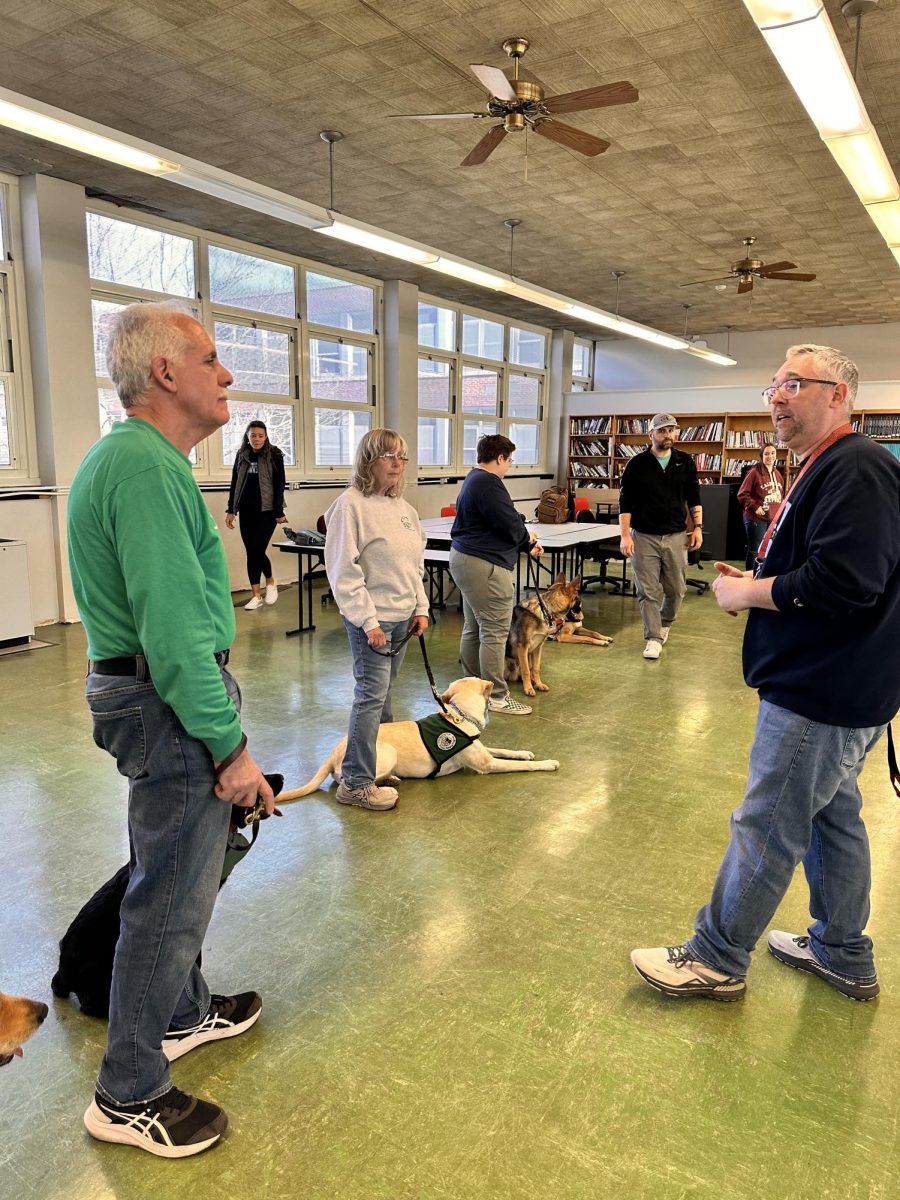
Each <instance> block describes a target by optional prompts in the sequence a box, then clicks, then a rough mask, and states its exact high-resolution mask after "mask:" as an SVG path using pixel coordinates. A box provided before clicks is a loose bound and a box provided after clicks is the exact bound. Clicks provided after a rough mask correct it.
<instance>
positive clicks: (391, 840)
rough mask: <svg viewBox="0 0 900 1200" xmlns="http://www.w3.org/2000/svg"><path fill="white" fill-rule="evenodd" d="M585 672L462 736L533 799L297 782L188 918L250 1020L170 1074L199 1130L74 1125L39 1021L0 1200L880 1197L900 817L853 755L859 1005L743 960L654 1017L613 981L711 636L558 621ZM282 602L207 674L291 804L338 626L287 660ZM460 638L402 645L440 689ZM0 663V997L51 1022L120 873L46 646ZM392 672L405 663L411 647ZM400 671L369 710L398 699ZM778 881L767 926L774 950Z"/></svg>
mask: <svg viewBox="0 0 900 1200" xmlns="http://www.w3.org/2000/svg"><path fill="white" fill-rule="evenodd" d="M584 607H585V611H586V615H587V624H588V625H589V626H591V627H592V628H596V629H600V630H602V631H603V632H606V633H609V634H612V635H613V636H614V637H615V638H616V641H615V644H614V645H613V646H612V647H610V648H609V649H601V648H596V647H576V646H550V647H549V648H548V649H547V652H546V655H545V672H544V674H545V678H546V679H547V681H548V682H549V683H550V685H551V687H552V689H553V690H552V691H551V692H550V694H549V695H547V696H543V697H540V698H538V700H537V701H536V702H535V713H534V715H533V716H531V717H527V718H513V717H507V716H495V717H494V719H493V721H492V722H491V727H490V734H489V737H488V739H487V740H488V743H489V744H495V745H506V746H510V747H524V748H527V749H530V750H533V751H535V753H536V755H537V756H538V757H541V758H545V757H554V758H558V759H560V761H561V763H562V767H561V770H560V771H559V773H558V774H553V775H547V774H535V775H508V776H496V777H493V778H483V777H477V776H474V775H469V774H462V773H460V774H456V775H452V776H449V777H448V778H446V779H442V780H436V781H433V782H426V781H421V782H409V783H405V784H403V785H402V787H401V805H400V808H399V810H398V811H397V812H395V813H387V814H381V813H367V812H363V811H361V810H357V809H348V808H343V807H341V806H338V805H337V804H336V803H335V802H334V800H333V798H332V794H331V793H330V792H325V793H323V792H319V793H316V794H315V795H314V796H312V797H310V798H309V799H307V800H303V801H300V802H298V803H296V804H293V805H290V806H286V807H285V816H284V817H283V819H282V820H281V821H279V822H275V821H272V822H268V823H267V824H266V825H265V826H264V827H263V829H262V831H261V836H260V839H259V841H258V843H257V845H256V847H255V848H254V849H253V851H252V853H251V854H250V855H249V856H248V857H247V858H246V859H245V860H244V861H243V862H242V863H241V864H240V865H239V867H238V868H237V869H236V871H235V873H234V874H233V876H232V877H231V879H230V880H229V882H228V884H227V886H226V888H225V889H224V890H223V892H222V895H221V897H220V899H219V903H218V907H217V910H216V914H215V916H214V918H213V923H212V925H211V927H210V930H209V933H208V936H207V939H206V943H205V946H204V962H205V968H206V970H207V974H208V977H209V979H210V982H211V984H212V985H213V987H214V988H215V989H216V990H226V991H227V990H237V989H240V988H244V987H255V988H257V989H258V990H259V991H260V992H262V994H263V997H264V1011H263V1016H262V1019H261V1020H260V1022H259V1023H258V1024H257V1025H256V1026H255V1028H254V1029H253V1030H252V1031H250V1032H249V1033H247V1034H246V1035H244V1036H243V1037H241V1038H238V1039H235V1040H234V1041H232V1042H225V1043H219V1044H217V1045H211V1046H206V1047H203V1048H201V1049H200V1050H198V1051H196V1052H195V1053H193V1054H191V1055H190V1056H188V1057H186V1058H185V1059H183V1060H181V1061H179V1062H178V1063H177V1064H176V1065H175V1067H174V1069H173V1074H174V1077H175V1080H176V1082H177V1083H178V1084H179V1086H181V1087H183V1088H185V1089H186V1090H188V1091H195V1092H197V1093H198V1094H201V1095H205V1096H208V1097H209V1098H211V1099H214V1100H216V1101H217V1102H219V1103H221V1104H222V1105H223V1106H224V1107H225V1108H226V1110H227V1111H228V1112H229V1114H230V1117H231V1123H232V1124H231V1132H230V1134H229V1137H228V1139H227V1140H226V1141H225V1142H224V1143H223V1144H222V1145H221V1146H219V1147H217V1148H216V1149H215V1150H213V1151H212V1152H210V1153H209V1154H206V1155H201V1156H199V1157H197V1158H194V1159H189V1160H185V1161H183V1162H178V1163H170V1162H163V1161H160V1160H158V1159H153V1158H151V1157H150V1156H148V1155H146V1154H141V1153H140V1152H138V1151H135V1150H131V1149H127V1148H123V1147H114V1146H106V1145H100V1144H98V1143H95V1142H92V1141H91V1140H90V1138H89V1137H88V1136H87V1134H86V1133H85V1132H84V1129H83V1127H82V1124H81V1114H82V1112H83V1109H84V1107H85V1106H86V1104H87V1102H88V1100H89V1098H90V1094H91V1090H92V1085H93V1080H94V1075H95V1071H96V1067H97V1064H98V1061H99V1057H100V1055H101V1053H102V1048H103V1043H104V1036H105V1034H104V1031H105V1026H104V1025H102V1024H100V1023H99V1022H97V1021H94V1020H91V1019H89V1018H87V1017H83V1016H82V1015H81V1014H80V1013H79V1012H78V1010H77V1008H76V1007H75V1006H74V1003H71V1004H70V1003H64V1002H61V1001H58V1000H56V1001H52V1004H51V1007H52V1011H51V1016H50V1018H49V1019H48V1021H47V1023H46V1025H45V1027H44V1029H43V1030H42V1031H41V1032H40V1033H39V1034H38V1036H37V1037H36V1038H35V1039H33V1041H32V1042H30V1043H29V1044H28V1045H27V1046H26V1051H25V1058H24V1059H22V1060H16V1061H15V1062H14V1063H13V1064H12V1065H11V1066H10V1067H8V1068H5V1069H3V1070H2V1071H0V1196H2V1197H3V1200H6V1197H7V1196H9V1197H10V1200H13V1198H15V1200H31V1198H32V1197H35V1198H38V1200H62V1198H64V1197H65V1198H66V1200H105V1198H107V1197H110V1198H115V1200H132V1198H135V1200H136V1198H138V1197H141V1198H143V1197H145V1196H148V1195H157V1196H165V1197H166V1198H167V1200H181V1198H187V1197H190V1198H191V1200H205V1197H220V1196H222V1195H225V1196H229V1197H251V1196H264V1197H272V1198H273V1200H281V1198H285V1200H288V1198H293V1197H298V1198H299V1197H302V1198H303V1200H319V1198H324V1197H340V1198H341V1200H356V1198H360V1200H363V1198H366V1200H368V1198H372V1200H380V1198H382V1197H384V1198H388V1197H390V1198H398V1200H399V1198H403V1200H406V1198H410V1200H420V1198H421V1200H444V1198H447V1200H451V1198H460V1200H462V1198H466V1200H468V1198H470V1197H471V1198H473V1200H474V1198H476V1197H477V1198H479V1200H481V1198H484V1200H494V1198H495V1197H496V1198H501V1197H510V1198H513V1197H515V1198H523V1200H524V1198H528V1200H532V1198H534V1200H545V1198H550V1197H560V1198H563V1200H568V1198H572V1200H582V1198H584V1200H588V1198H591V1200H594V1198H597V1197H607V1196H610V1197H612V1196H615V1197H617V1198H624V1200H631V1198H633V1197H634V1198H637V1197H642V1198H644V1197H646V1198H652V1200H656V1198H665V1200H669V1198H671V1200H680V1198H682V1197H691V1198H698V1200H700V1198H702V1200H711V1198H713V1197H716V1198H718V1197H720V1196H722V1195H723V1194H730V1195H740V1196H747V1197H765V1198H767V1200H768V1198H772V1200H781V1198H782V1197H783V1198H785V1200H786V1198H788V1197H803V1198H806V1197H809V1198H815V1200H820V1198H825V1197H829V1198H830V1197H835V1198H841V1200H845V1198H847V1200H863V1198H866V1200H874V1198H877V1200H885V1198H888V1197H900V1183H898V1156H900V1146H898V1132H897V1131H898V1119H900V1021H898V1020H897V996H898V995H900V919H898V918H900V913H898V907H900V906H898V901H897V889H896V886H895V882H894V875H895V869H896V868H895V862H896V859H897V850H898V844H900V807H898V804H897V801H896V799H895V797H894V796H893V793H892V791H891V790H890V786H889V784H888V782H887V773H886V768H885V765H884V762H885V760H884V750H883V748H882V747H879V748H878V749H877V750H876V752H875V754H874V756H873V760H872V761H871V762H870V764H869V765H868V766H867V768H866V772H865V774H864V777H863V792H864V795H865V797H866V809H865V812H866V818H867V822H868V825H869V830H870V834H871V838H872V849H873V863H874V879H875V883H874V888H873V916H872V922H871V925H870V931H871V932H872V934H873V936H874V937H875V939H876V948H877V953H878V962H879V968H880V974H881V979H882V985H883V992H882V997H881V999H880V1000H879V1001H878V1002H877V1003H875V1004H871V1005H861V1004H854V1003H852V1002H851V1001H848V1000H845V999H843V998H842V997H840V996H839V995H837V994H836V993H834V992H832V991H831V990H830V989H828V988H826V987H825V986H824V985H822V984H821V983H820V982H818V981H816V980H814V979H811V978H809V977H807V976H803V975H800V974H798V973H796V972H793V971H789V970H787V969H785V968H784V967H782V966H780V965H779V964H778V963H776V962H775V961H774V960H773V959H772V958H771V957H770V956H768V955H767V954H765V953H760V954H758V955H757V960H756V962H755V965H754V969H753V972H752V974H751V976H750V990H749V994H748V997H747V999H746V1001H745V1002H744V1003H743V1004H735V1005H717V1004H712V1003H709V1002H702V1001H699V1002H693V1003H687V1002H685V1003H683V1004H679V1003H678V1002H674V1001H667V1000H665V999H664V998H663V997H660V996H658V995H657V994H656V993H655V992H652V991H651V990H650V989H648V988H646V987H645V986H644V985H642V984H641V983H640V982H639V980H638V978H637V976H636V975H635V974H634V972H633V970H632V968H631V965H630V963H629V961H628V951H629V949H630V948H631V947H632V946H635V945H657V944H661V943H663V942H666V943H668V942H675V941H681V940H683V938H684V937H685V936H686V935H687V934H688V932H689V930H690V926H691V919H692V916H693V913H694V911H695V909H696V908H697V907H698V906H699V905H700V904H701V903H703V902H704V900H705V899H706V896H707V893H708V890H709V887H710V885H711V882H712V878H713V875H714V872H715V869H716V867H717V865H718V862H719V858H720V856H721V853H722V850H723V848H724V846H725V843H726V840H727V837H728V814H729V812H730V811H731V809H732V807H734V805H736V804H737V803H738V801H739V800H740V796H741V792H742V785H743V781H744V778H745V769H746V755H747V750H748V747H749V744H750V739H751V735H752V727H753V721H754V715H755V697H754V696H753V694H751V693H749V692H748V691H747V690H746V689H745V688H744V687H743V684H742V682H741V678H740V634H741V628H742V624H743V621H742V619H740V620H732V619H730V618H727V617H725V616H724V615H722V614H720V613H719V611H718V609H717V608H716V606H715V603H714V601H713V600H712V598H711V597H710V596H709V595H706V596H698V595H696V594H695V593H693V592H691V593H690V594H689V595H688V597H687V599H686V600H685V605H684V608H683V610H682V617H681V619H680V620H679V622H678V624H677V625H676V627H675V629H674V630H673V633H672V637H671V639H670V642H669V644H668V645H667V647H666V648H665V650H664V651H663V655H662V657H661V658H660V660H659V661H658V662H649V663H648V662H645V661H644V660H643V659H642V658H641V654H640V652H641V649H642V647H643V640H642V636H641V628H640V620H639V615H638V609H637V604H636V602H635V601H634V600H633V599H627V598H626V599H623V598H617V597H611V596H605V595H595V596H591V597H589V598H587V599H586V600H585V604H584ZM295 616H296V592H295V590H293V589H292V590H288V591H285V592H283V594H282V596H281V599H280V600H279V603H278V605H277V606H275V607H274V608H272V609H264V610H262V611H261V612H259V613H244V612H243V611H242V610H238V613H237V620H238V639H237V642H236V645H235V649H234V653H233V666H234V670H235V674H236V675H237V677H238V678H239V680H240V682H241V685H242V688H243V692H244V701H245V725H246V728H247V730H248V732H249V734H250V744H251V748H252V750H253V753H254V754H255V756H256V757H257V760H258V761H259V762H260V763H261V764H262V765H263V766H264V768H265V769H267V770H279V771H282V772H283V773H284V774H285V776H286V778H287V781H288V786H294V785H297V784H299V783H302V782H304V781H305V780H306V779H307V778H308V777H309V776H310V775H312V773H313V771H314V769H315V767H316V766H317V765H318V763H319V761H320V760H321V759H322V758H323V757H324V756H325V754H326V752H327V751H328V750H329V749H330V747H331V746H332V745H333V743H334V742H335V741H336V740H337V739H338V738H339V737H340V736H342V735H343V733H344V732H345V722H346V717H347V710H348V707H349V703H350V697H351V692H352V680H351V678H350V660H349V651H348V648H347V643H346V637H345V634H344V632H343V628H342V626H341V625H340V622H339V618H338V617H337V614H336V613H335V612H334V609H333V608H332V609H330V610H325V609H321V608H320V607H319V604H318V600H317V602H316V619H317V621H318V622H319V630H318V631H317V632H316V633H315V634H313V635H305V636H304V637H301V638H297V639H291V640H286V639H285V638H284V637H283V632H284V630H285V629H287V628H289V627H291V626H293V625H294V624H295V621H294V618H295ZM459 628H460V618H459V616H458V615H457V614H456V612H455V611H454V610H447V611H445V612H443V613H441V614H440V615H439V617H438V624H437V626H436V628H435V629H433V630H432V631H431V632H430V633H429V635H428V636H429V646H430V656H431V659H432V663H433V666H434V669H435V673H436V675H437V678H438V681H439V682H449V680H450V679H452V678H454V677H455V676H456V675H457V674H458V672H459V669H458V667H457V666H456V648H457V644H458V635H459ZM41 635H42V636H43V637H45V638H46V639H47V640H49V641H53V642H56V643H58V644H57V645H56V646H54V647H51V648H49V649H44V650H35V651H31V652H28V653H26V654H21V655H16V656H10V657H5V658H2V659H0V682H2V692H0V694H2V699H0V796H2V801H0V813H2V828H3V830H4V846H3V850H2V852H0V862H2V867H0V905H2V912H3V924H2V934H0V988H2V989H3V990H5V991H13V992H22V993H26V994H29V995H32V996H35V997H37V998H43V999H46V1000H48V1002H49V1001H51V997H50V995H49V979H50V976H51V975H52V973H53V971H54V969H55V952H56V949H55V943H56V940H57V939H58V938H59V936H60V935H61V934H62V932H63V931H64V929H65V927H66V925H67V924H68V921H69V919H70V918H71V916H72V915H73V914H74V912H75V911H76V910H77V909H78V908H79V907H80V905H81V904H82V903H83V902H84V900H85V899H87V897H88V896H89V895H90V893H91V892H92V891H93V890H94V888H95V887H96V886H97V885H99V883H101V882H102V881H103V880H104V879H106V878H107V877H108V876H109V875H110V874H112V872H113V871H114V870H115V869H116V868H117V867H118V866H119V865H120V864H121V863H122V862H123V861H125V857H126V849H125V848H126V835H125V826H124V803H123V798H124V786H123V781H121V780H120V779H119V777H118V776H117V774H116V772H115V768H114V767H113V765H112V763H111V761H110V760H109V759H107V758H106V756H105V755H104V754H102V753H101V752H100V751H99V750H97V749H96V748H95V747H94V745H93V742H92V740H91V735H90V727H89V720H88V714H87V709H86V707H85V706H84V703H83V700H82V698H81V684H82V676H83V670H84V637H83V633H82V631H81V629H80V627H62V626H52V627H50V628H48V629H46V630H43V631H41ZM413 650H415V648H413ZM431 707H432V705H431V702H430V695H429V692H428V687H427V683H426V680H425V676H424V673H423V671H422V668H421V664H420V662H419V661H418V655H417V654H411V655H410V657H409V659H408V661H407V663H406V665H405V667H404V671H403V674H402V675H401V678H400V680H399V683H398V688H397V696H396V700H395V705H394V708H395V712H396V713H397V715H398V716H400V715H403V716H407V715H408V716H421V715H424V714H425V713H427V712H428V711H430V710H431ZM805 920H806V899H805V886H804V882H803V879H802V874H800V873H798V877H797V879H796V881H795V884H794V886H793V887H792V889H791V891H790V893H789V894H788V896H787V898H786V900H785V902H784V904H783V905H782V908H781V910H780V912H779V914H778V918H777V922H776V924H777V926H778V927H780V928H788V929H794V928H797V929H802V928H803V927H804V924H805Z"/></svg>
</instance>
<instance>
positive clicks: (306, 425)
mask: <svg viewBox="0 0 900 1200" xmlns="http://www.w3.org/2000/svg"><path fill="white" fill-rule="evenodd" d="M91 212H94V213H99V214H101V215H103V216H107V217H113V218H116V219H118V220H120V221H124V222H126V223H128V224H132V225H139V226H143V227H145V228H150V229H155V230H158V231H162V232H167V233H174V234H177V235H179V236H181V237H185V238H191V239H192V240H193V243H194V279H195V283H196V288H197V294H196V296H194V297H182V296H169V295H165V294H162V293H158V292H153V291H150V290H147V289H144V288H138V287H134V286H131V285H125V284H114V283H110V282H109V281H108V280H97V279H94V278H93V277H92V278H91V298H92V299H99V300H106V301H107V302H114V303H121V302H124V303H132V302H134V301H144V302H146V301H154V300H156V301H159V300H174V301H178V302H180V303H182V304H184V305H186V306H188V307H190V308H191V309H193V310H194V311H196V313H197V316H198V320H199V321H200V323H201V324H202V325H203V327H204V328H205V329H206V330H207V332H208V333H209V335H210V337H214V336H215V324H216V321H221V322H225V323H228V324H238V325H249V326H254V327H257V328H260V327H263V328H267V329H272V330H275V331H278V332H285V333H287V334H288V336H289V338H290V339H291V341H290V344H291V347H292V372H291V394H290V396H284V395H276V394H273V393H270V392H244V391H237V390H236V389H234V390H233V395H234V398H235V400H236V401H240V402H241V403H253V402H258V403H259V404H261V405H262V404H280V405H281V404H284V405H289V406H290V407H291V408H292V409H293V414H294V415H293V425H294V454H295V462H294V465H293V466H286V468H285V475H286V478H287V480H288V482H289V483H304V482H310V483H315V482H324V481H329V482H335V483H339V482H340V483H344V482H346V481H347V480H348V479H349V478H350V467H349V466H341V467H321V466H316V463H315V439H314V417H315V414H314V410H315V408H317V407H319V408H321V407H323V402H322V401H316V400H315V399H314V398H313V396H312V389H311V383H310V375H309V338H311V337H320V338H323V339H325V340H330V341H339V340H342V339H343V340H345V341H350V342H353V343H359V344H364V345H365V347H366V349H367V352H368V354H369V382H370V385H371V387H370V393H369V398H368V400H367V403H366V405H365V409H366V411H368V412H370V413H371V420H372V428H375V427H377V425H378V424H379V423H380V420H381V403H382V402H381V397H382V396H383V394H384V388H383V377H384V355H383V350H382V344H381V328H382V323H383V307H384V288H383V284H382V281H381V280H377V279H373V278H371V277H370V276H368V275H360V274H357V273H355V272H353V271H345V270H343V269H342V268H339V267H332V266H331V265H330V264H329V263H324V262H319V261H317V260H315V259H311V258H305V257H301V256H299V255H293V254H288V253H283V252H281V251H277V250H272V249H271V248H270V247H268V246H259V245H256V244H255V243H253V242H246V241H243V240H242V239H239V238H232V237H228V236H227V235H224V234H220V233H215V232H213V231H211V230H205V229H200V228H197V227H196V226H192V225H187V224H182V223H181V222H178V221H172V220H169V219H168V218H166V217H155V216H148V215H147V214H145V213H141V212H137V211H135V210H133V209H130V208H120V207H118V206H116V205H114V204H111V203H109V202H107V201H102V200H93V199H92V200H88V201H87V202H86V203H85V222H87V214H88V213H91ZM85 236H86V234H85ZM211 246H215V247H217V248H219V249H222V250H231V251H234V252H236V253H239V254H244V255H247V256H249V257H251V258H258V259H265V260H267V261H270V262H275V263H278V264H284V265H287V266H290V267H291V268H292V270H293V272H294V315H293V316H292V317H286V316H281V315H278V314H275V313H268V312H262V311H259V310H256V309H247V308H240V307H238V306H236V305H233V304H224V303H220V302H219V301H213V300H212V299H211V296H210V270H209V248H210V247H211ZM307 271H312V272H313V273H314V274H318V275H322V274H324V275H328V276H330V277H332V278H334V279H340V280H342V281H346V282H347V283H353V284H359V285H362V286H364V287H367V288H369V289H370V290H371V291H372V293H373V297H372V314H373V325H374V329H373V331H372V333H364V332H361V331H358V330H346V329H341V328H339V327H333V326H328V325H322V324H312V323H310V322H309V320H308V316H307V298H306V272H307ZM111 386H112V383H111V381H110V380H109V378H108V377H106V376H102V375H100V374H98V375H97V387H98V389H99V388H100V387H111ZM324 406H325V407H335V408H342V407H350V408H360V407H361V406H358V405H346V406H345V405H343V404H341V403H339V402H325V404H324ZM224 457H225V455H224V444H223V440H222V431H221V430H217V431H216V432H215V433H214V434H212V435H211V436H210V437H209V438H207V439H205V440H204V441H203V442H201V443H200V444H199V445H198V446H197V462H196V463H195V464H194V475H195V477H196V479H197V481H198V483H209V484H217V483H224V482H227V481H229V480H230V478H231V471H232V466H231V464H227V465H225V466H223V465H221V464H222V460H223V459H224Z"/></svg>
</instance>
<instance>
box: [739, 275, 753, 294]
mask: <svg viewBox="0 0 900 1200" xmlns="http://www.w3.org/2000/svg"><path fill="white" fill-rule="evenodd" d="M752 291H753V280H752V279H748V280H747V282H746V283H745V282H744V281H743V280H741V282H740V283H739V284H738V295H739V296H743V294H744V293H745V292H752Z"/></svg>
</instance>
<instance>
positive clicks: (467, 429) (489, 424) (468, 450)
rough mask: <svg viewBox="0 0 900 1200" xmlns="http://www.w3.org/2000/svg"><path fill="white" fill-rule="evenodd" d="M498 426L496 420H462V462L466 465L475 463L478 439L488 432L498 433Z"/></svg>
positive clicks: (469, 465)
mask: <svg viewBox="0 0 900 1200" xmlns="http://www.w3.org/2000/svg"><path fill="white" fill-rule="evenodd" d="M499 432H500V426H499V425H498V424H497V422H496V421H464V422H463V463H464V464H465V465H466V466H467V467H471V466H474V465H475V447H476V446H477V445H478V439H479V438H481V437H484V436H485V434H488V433H499Z"/></svg>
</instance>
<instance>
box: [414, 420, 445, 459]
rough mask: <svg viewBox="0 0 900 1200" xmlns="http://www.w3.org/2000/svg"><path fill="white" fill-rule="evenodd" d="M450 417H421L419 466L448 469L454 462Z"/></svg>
mask: <svg viewBox="0 0 900 1200" xmlns="http://www.w3.org/2000/svg"><path fill="white" fill-rule="evenodd" d="M451 433H452V430H451V424H450V418H449V417H419V466H420V467H446V466H449V465H450V463H451V462H452V461H453V455H452V453H451V449H450V442H451Z"/></svg>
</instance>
